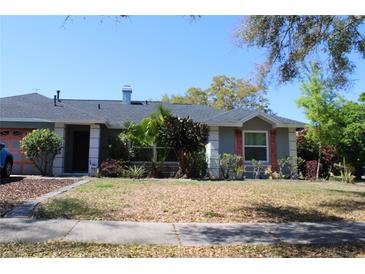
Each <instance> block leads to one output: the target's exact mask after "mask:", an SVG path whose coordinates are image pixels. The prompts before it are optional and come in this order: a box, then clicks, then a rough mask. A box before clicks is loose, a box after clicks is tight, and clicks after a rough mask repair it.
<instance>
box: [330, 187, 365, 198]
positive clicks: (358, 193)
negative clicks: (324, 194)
mask: <svg viewBox="0 0 365 274" xmlns="http://www.w3.org/2000/svg"><path fill="white" fill-rule="evenodd" d="M327 191H331V192H336V193H338V194H343V195H348V196H357V197H360V198H365V190H364V191H351V190H340V189H328V190H327Z"/></svg>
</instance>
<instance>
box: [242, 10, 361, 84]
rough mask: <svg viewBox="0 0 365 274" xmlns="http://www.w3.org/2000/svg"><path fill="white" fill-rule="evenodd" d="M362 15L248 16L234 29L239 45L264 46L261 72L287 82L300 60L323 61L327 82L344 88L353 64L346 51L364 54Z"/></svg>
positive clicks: (300, 66)
mask: <svg viewBox="0 0 365 274" xmlns="http://www.w3.org/2000/svg"><path fill="white" fill-rule="evenodd" d="M364 21H365V16H294V15H293V16H248V17H246V18H245V20H244V21H243V23H242V24H241V25H240V27H239V28H238V31H237V39H238V43H239V45H241V46H243V45H248V46H256V47H259V48H265V49H267V50H268V56H267V59H266V61H265V62H264V64H263V65H262V68H263V69H261V70H260V72H261V76H267V75H268V74H270V72H272V74H271V75H275V76H278V77H279V82H284V83H285V82H288V81H290V80H292V79H294V78H297V77H298V76H300V75H301V74H302V73H303V72H304V71H303V64H305V63H306V62H309V61H313V60H315V59H318V58H317V57H318V56H317V54H318V53H320V52H321V53H322V54H323V57H322V58H321V59H322V61H323V62H324V63H326V69H327V70H328V72H329V80H330V81H329V84H330V85H332V86H335V87H337V88H344V87H346V86H347V84H348V83H349V75H350V74H351V73H352V72H353V71H354V68H355V65H354V63H353V62H352V61H351V60H350V58H349V57H350V53H353V52H357V53H358V54H359V56H360V58H363V59H364V58H365V34H364V33H365V31H364V30H365V27H364Z"/></svg>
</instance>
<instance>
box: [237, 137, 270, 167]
mask: <svg viewBox="0 0 365 274" xmlns="http://www.w3.org/2000/svg"><path fill="white" fill-rule="evenodd" d="M244 136H245V137H244V142H245V152H244V153H243V155H244V157H245V161H251V160H252V159H255V160H257V161H265V162H266V161H268V158H269V157H268V145H267V143H268V142H267V132H266V131H245V135H244Z"/></svg>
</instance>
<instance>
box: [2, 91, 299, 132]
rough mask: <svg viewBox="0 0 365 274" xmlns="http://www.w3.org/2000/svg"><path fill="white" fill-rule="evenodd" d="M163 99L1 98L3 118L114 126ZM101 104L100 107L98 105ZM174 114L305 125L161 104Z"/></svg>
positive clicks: (272, 117) (200, 118)
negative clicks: (126, 102)
mask: <svg viewBox="0 0 365 274" xmlns="http://www.w3.org/2000/svg"><path fill="white" fill-rule="evenodd" d="M160 104H161V103H160V102H147V103H146V102H134V104H131V105H126V104H123V102H122V101H118V100H74V99H62V102H61V103H57V106H54V103H53V99H51V98H48V97H45V96H43V95H40V94H38V93H31V94H25V95H19V96H12V97H4V98H0V120H9V121H10V120H14V119H17V120H21V119H24V121H25V120H26V119H40V120H46V121H50V122H68V123H83V122H84V123H105V124H106V125H107V126H109V127H112V128H121V127H123V124H124V123H125V122H127V121H132V122H139V121H140V120H141V119H143V118H144V117H147V116H149V115H150V114H151V113H153V112H155V111H156V110H157V109H158V106H159V105H160ZM98 105H100V109H99V107H98ZM162 105H163V106H165V107H166V108H168V109H169V110H170V111H171V113H172V114H173V115H175V116H179V117H187V116H189V117H191V118H192V119H193V120H194V121H198V122H202V123H207V124H212V125H213V124H214V125H219V124H222V125H223V124H224V125H228V124H231V125H238V124H239V123H241V124H242V121H245V119H247V118H250V117H255V116H257V115H261V116H262V117H264V118H266V119H268V120H270V121H271V122H272V123H273V124H277V125H281V126H297V127H300V126H301V125H304V124H303V123H301V122H298V121H295V120H291V119H287V118H284V117H279V116H276V115H268V114H265V113H261V112H257V111H253V110H243V109H236V110H230V111H225V110H219V109H213V108H210V107H208V106H202V105H178V104H169V103H162Z"/></svg>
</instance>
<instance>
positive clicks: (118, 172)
mask: <svg viewBox="0 0 365 274" xmlns="http://www.w3.org/2000/svg"><path fill="white" fill-rule="evenodd" d="M125 169H126V166H125V164H124V163H123V162H122V161H118V160H115V159H108V160H105V161H103V162H102V163H101V164H100V168H99V172H100V174H101V176H104V177H123V176H124V173H125Z"/></svg>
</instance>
